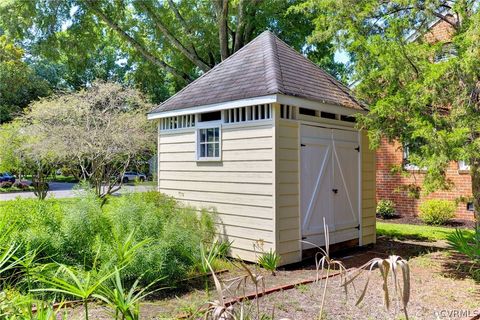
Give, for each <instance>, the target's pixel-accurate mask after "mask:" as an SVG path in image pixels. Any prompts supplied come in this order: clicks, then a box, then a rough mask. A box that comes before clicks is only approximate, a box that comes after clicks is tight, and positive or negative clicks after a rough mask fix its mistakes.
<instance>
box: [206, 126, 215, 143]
mask: <svg viewBox="0 0 480 320" xmlns="http://www.w3.org/2000/svg"><path fill="white" fill-rule="evenodd" d="M214 132H215V129H214V128H210V129H207V141H208V142H213V141H214V140H213V139H214Z"/></svg>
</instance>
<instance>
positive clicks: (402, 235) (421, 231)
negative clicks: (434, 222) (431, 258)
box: [377, 221, 473, 241]
mask: <svg viewBox="0 0 480 320" xmlns="http://www.w3.org/2000/svg"><path fill="white" fill-rule="evenodd" d="M454 231H455V229H453V228H445V227H433V226H419V225H412V224H400V223H388V222H380V221H377V235H379V236H387V237H391V238H397V239H413V240H422V241H436V240H446V239H447V236H448V235H449V234H451V233H452V232H454ZM463 232H468V233H473V230H463Z"/></svg>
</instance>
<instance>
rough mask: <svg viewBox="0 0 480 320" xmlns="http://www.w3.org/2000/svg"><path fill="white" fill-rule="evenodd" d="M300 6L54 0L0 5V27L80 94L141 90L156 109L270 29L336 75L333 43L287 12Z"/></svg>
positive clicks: (249, 1) (286, 0) (269, 1)
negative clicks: (109, 86)
mask: <svg viewBox="0 0 480 320" xmlns="http://www.w3.org/2000/svg"><path fill="white" fill-rule="evenodd" d="M298 2H299V0H265V1H260V0H212V1H196V0H180V1H177V0H175V1H174V0H165V1H159V0H121V1H109V0H50V1H39V0H38V1H12V2H7V3H6V4H5V5H3V6H2V5H0V28H3V29H4V32H5V33H6V34H8V35H10V36H11V37H14V38H15V39H17V40H18V42H19V43H21V44H22V45H23V46H24V48H25V49H26V50H28V52H29V53H30V54H31V55H32V56H33V57H36V58H37V60H40V61H44V60H45V59H47V60H48V61H49V62H54V63H55V65H59V66H61V68H62V69H61V70H62V71H63V72H64V74H65V75H68V77H67V76H65V77H64V78H65V80H66V82H67V83H69V84H71V85H72V86H73V87H74V88H79V87H80V86H83V85H85V84H88V83H89V82H91V81H93V79H95V78H100V79H103V80H115V81H119V80H120V81H125V82H130V83H134V84H136V85H137V86H138V87H139V88H140V89H142V90H143V91H144V92H146V93H148V94H149V95H150V97H151V98H152V99H153V101H155V102H159V101H161V100H164V99H165V98H167V97H168V96H169V95H171V94H172V93H174V92H175V91H176V90H178V89H180V88H181V87H183V86H184V85H185V84H186V83H188V82H190V81H192V80H193V79H195V78H196V77H198V76H199V75H200V74H201V73H203V72H206V71H208V70H209V69H211V68H212V67H213V66H215V65H216V64H217V63H219V62H220V61H222V60H224V59H226V58H227V57H228V56H230V55H232V54H233V53H235V52H236V51H238V50H239V49H240V48H242V47H243V46H244V45H245V44H246V43H248V42H249V41H250V40H252V39H253V38H254V37H255V36H256V35H258V34H259V33H261V32H262V31H263V30H265V29H271V30H273V31H274V32H276V33H277V34H278V35H279V36H280V37H281V38H282V39H284V40H285V41H287V42H288V43H289V44H290V45H292V46H294V47H295V48H296V49H297V50H302V51H303V52H304V53H305V54H307V55H309V57H310V58H312V59H314V60H315V62H318V63H319V64H321V65H322V66H324V67H326V68H327V69H329V71H331V72H332V73H334V74H335V75H337V74H338V73H339V72H343V69H342V68H341V66H340V65H337V64H335V63H334V61H333V54H334V52H333V50H331V49H332V47H331V46H330V44H329V41H328V40H327V41H322V42H314V43H312V44H310V45H307V43H306V41H305V39H306V37H307V36H308V35H309V34H310V33H311V32H312V31H313V24H312V23H311V21H310V20H309V19H307V18H306V17H305V16H304V15H303V14H297V13H294V12H290V13H288V9H289V8H290V7H291V6H292V5H293V4H296V3H298Z"/></svg>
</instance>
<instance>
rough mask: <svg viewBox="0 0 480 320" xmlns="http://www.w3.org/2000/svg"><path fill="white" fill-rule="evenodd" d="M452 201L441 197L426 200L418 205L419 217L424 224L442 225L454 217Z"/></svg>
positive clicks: (455, 207) (454, 207) (454, 206)
mask: <svg viewBox="0 0 480 320" xmlns="http://www.w3.org/2000/svg"><path fill="white" fill-rule="evenodd" d="M456 209H457V206H456V205H455V203H454V202H452V201H448V200H441V199H431V200H426V201H425V202H423V203H422V204H421V205H420V214H419V218H420V219H421V220H422V221H423V222H425V223H426V224H431V225H443V224H446V223H447V222H448V221H450V219H452V218H454V217H455V210H456Z"/></svg>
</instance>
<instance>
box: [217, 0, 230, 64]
mask: <svg viewBox="0 0 480 320" xmlns="http://www.w3.org/2000/svg"><path fill="white" fill-rule="evenodd" d="M216 4H217V25H218V40H219V42H220V56H221V57H222V61H223V60H225V59H227V58H228V56H229V51H228V0H217V3H216Z"/></svg>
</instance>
